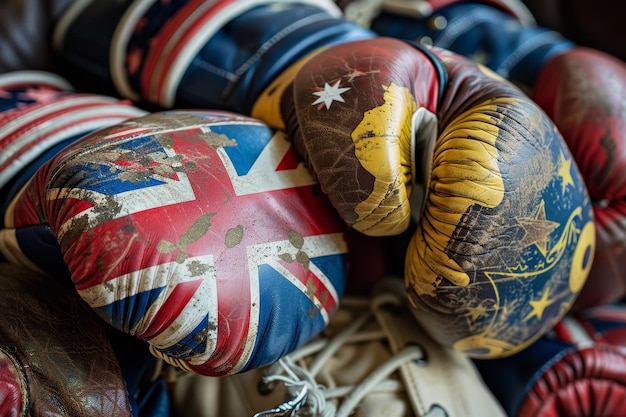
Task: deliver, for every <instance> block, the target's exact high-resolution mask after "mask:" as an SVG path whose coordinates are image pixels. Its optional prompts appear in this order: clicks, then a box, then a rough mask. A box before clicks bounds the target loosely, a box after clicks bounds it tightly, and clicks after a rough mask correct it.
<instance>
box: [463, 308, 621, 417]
mask: <svg viewBox="0 0 626 417" xmlns="http://www.w3.org/2000/svg"><path fill="white" fill-rule="evenodd" d="M475 363H476V365H477V367H478V369H479V371H480V373H481V375H482V376H483V378H484V380H485V383H486V384H487V386H488V387H489V388H490V389H491V391H492V392H493V393H494V395H495V396H496V398H498V400H499V401H500V403H501V404H502V406H503V407H504V409H505V410H506V412H507V415H509V416H510V417H558V416H581V417H582V416H607V417H608V416H622V415H624V414H625V413H626V305H624V304H610V305H604V306H597V307H593V308H588V309H581V310H579V311H577V312H576V313H575V314H574V313H572V314H568V315H567V316H566V317H565V318H564V319H563V320H562V321H561V322H559V323H558V324H557V325H556V326H555V327H554V329H552V330H551V331H550V332H549V333H548V334H546V335H545V336H544V337H542V338H541V339H539V340H538V341H537V342H536V343H534V344H533V345H532V346H530V347H529V348H528V349H526V350H524V351H522V352H520V353H518V354H515V355H512V356H510V357H508V358H502V359H497V360H494V361H484V360H477V361H475Z"/></svg>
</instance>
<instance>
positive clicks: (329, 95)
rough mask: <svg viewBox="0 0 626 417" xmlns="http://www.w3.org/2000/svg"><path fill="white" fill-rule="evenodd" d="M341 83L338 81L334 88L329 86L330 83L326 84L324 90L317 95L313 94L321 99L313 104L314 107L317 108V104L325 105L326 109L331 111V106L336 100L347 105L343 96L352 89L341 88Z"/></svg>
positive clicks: (317, 92)
mask: <svg viewBox="0 0 626 417" xmlns="http://www.w3.org/2000/svg"><path fill="white" fill-rule="evenodd" d="M339 82H340V80H337V82H336V83H335V84H333V85H332V86H331V85H328V83H324V90H322V91H316V92H315V93H313V94H314V95H316V96H318V97H319V98H318V99H317V100H315V101H314V102H313V106H315V105H316V104H322V103H324V105H325V106H326V108H327V109H330V105H331V104H333V101H335V100H336V101H340V102H342V103H345V101H344V99H343V97H341V94H342V93H345V92H346V91H348V90H350V87H344V88H339Z"/></svg>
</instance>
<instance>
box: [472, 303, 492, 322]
mask: <svg viewBox="0 0 626 417" xmlns="http://www.w3.org/2000/svg"><path fill="white" fill-rule="evenodd" d="M486 313H487V308H485V306H483V305H477V306H476V307H471V308H470V309H469V312H468V316H469V317H470V319H471V320H472V322H475V321H476V320H478V319H479V318H480V317H482V316H485V315H486Z"/></svg>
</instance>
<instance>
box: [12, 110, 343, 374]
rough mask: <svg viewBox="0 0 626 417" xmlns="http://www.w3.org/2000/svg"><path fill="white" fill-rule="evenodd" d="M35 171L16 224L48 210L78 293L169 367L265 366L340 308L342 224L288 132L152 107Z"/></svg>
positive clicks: (216, 370)
mask: <svg viewBox="0 0 626 417" xmlns="http://www.w3.org/2000/svg"><path fill="white" fill-rule="evenodd" d="M38 175H39V176H42V175H43V176H45V177H41V178H36V179H35V180H34V181H32V182H31V184H30V185H29V187H27V188H26V190H25V191H24V192H23V193H22V194H21V195H20V196H19V197H18V201H17V204H16V205H15V209H14V218H15V227H16V228H19V227H20V226H27V225H28V224H29V223H33V222H35V221H36V220H35V218H34V217H33V216H32V215H31V216H29V215H28V214H27V213H35V212H39V214H38V216H43V217H44V218H47V219H48V221H49V223H50V226H51V228H52V229H53V230H54V231H55V233H56V235H57V239H58V241H59V244H60V247H61V251H62V252H63V256H64V259H65V262H66V263H67V265H68V266H69V270H70V271H71V275H72V280H73V282H74V283H75V285H76V288H77V290H78V292H79V293H80V295H81V296H82V297H83V299H84V300H85V301H87V303H88V304H89V305H90V306H91V307H92V308H93V309H95V310H96V311H97V312H98V314H99V315H100V316H101V317H102V318H104V319H105V320H106V321H107V322H109V323H110V324H112V325H113V326H114V327H116V328H118V329H121V330H123V331H125V332H127V333H130V334H134V335H136V336H137V337H140V338H142V339H144V340H146V341H147V342H148V343H149V345H150V348H151V351H152V352H153V353H154V354H155V355H157V356H160V357H162V358H164V359H165V360H166V361H168V362H170V363H173V364H175V365H177V366H180V367H182V368H184V369H187V370H190V371H193V372H196V373H200V374H205V375H224V374H230V373H236V372H241V371H245V370H247V369H252V368H255V367H258V366H261V365H264V364H267V363H271V362H273V361H275V360H277V359H279V358H280V357H281V356H283V355H285V354H287V353H289V352H290V351H292V350H293V349H295V348H296V347H298V346H299V345H301V344H303V343H304V342H306V341H308V340H309V339H310V338H311V337H313V336H314V335H315V334H316V333H318V332H319V331H321V330H322V329H323V328H324V327H325V326H326V324H327V322H328V320H329V317H330V316H331V315H332V314H333V313H334V311H335V310H336V309H337V307H338V303H339V299H340V297H341V296H342V293H343V291H344V285H345V279H346V276H347V245H346V243H345V236H344V231H345V229H344V227H345V225H344V223H343V222H342V221H340V219H339V218H338V215H337V214H336V212H335V210H334V209H333V208H332V206H331V205H330V203H329V202H328V200H327V198H326V197H325V195H324V194H323V193H321V192H319V191H318V190H317V185H316V184H315V182H314V180H313V178H312V177H311V175H310V174H309V172H308V171H307V169H306V168H305V167H304V165H303V164H302V163H301V162H300V161H298V159H297V157H296V156H295V154H294V151H293V149H292V148H291V146H290V143H289V142H288V140H287V139H286V137H285V135H284V134H283V133H282V132H278V131H275V130H272V129H270V128H269V127H268V126H267V125H265V124H263V123H261V122H259V121H257V120H255V119H251V118H246V117H242V116H236V115H233V114H230V113H219V112H217V113H216V112H201V111H198V112H189V111H174V112H163V113H154V114H151V115H148V116H144V117H140V118H136V119H132V120H129V121H127V122H125V123H123V124H118V125H116V126H112V127H110V128H107V129H102V130H99V131H97V132H95V133H93V134H91V135H89V136H86V137H85V138H83V140H81V141H80V142H78V143H77V144H76V146H71V147H69V148H67V149H66V150H64V151H63V152H61V153H60V154H58V155H57V156H56V157H55V158H54V159H53V160H52V161H50V163H48V164H47V165H46V166H45V167H44V169H42V170H41V171H40V172H39V174H38ZM33 196H36V197H34V198H33ZM29 217H30V218H29Z"/></svg>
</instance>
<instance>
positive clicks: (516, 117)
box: [406, 96, 595, 358]
mask: <svg viewBox="0 0 626 417" xmlns="http://www.w3.org/2000/svg"><path fill="white" fill-rule="evenodd" d="M594 248H595V229H594V226H593V211H592V208H591V205H590V200H589V196H588V193H587V190H586V187H585V184H584V182H583V180H582V178H581V177H580V175H579V173H578V171H577V168H576V166H575V163H574V162H573V161H572V157H571V154H570V153H569V151H568V149H567V147H566V146H565V144H564V142H563V140H562V138H561V136H560V135H559V133H558V132H557V130H556V129H555V128H554V126H553V125H552V124H551V123H550V121H549V120H548V119H547V117H545V115H544V114H543V113H542V112H541V111H539V110H537V109H536V107H535V106H534V105H533V104H532V103H530V102H529V101H528V100H526V99H524V98H523V97H507V96H505V97H504V98H497V97H494V98H489V99H487V100H486V101H484V102H482V103H478V104H476V105H474V106H473V107H471V108H469V109H466V110H465V111H463V112H459V113H458V116H456V117H455V118H451V119H449V122H448V124H447V125H446V128H445V130H444V131H443V132H442V134H441V135H440V136H439V138H438V139H437V143H436V144H435V151H434V155H433V169H432V173H431V177H430V179H429V182H428V184H427V187H426V195H425V206H424V210H423V213H422V214H421V217H420V219H419V220H418V225H417V229H416V231H415V235H414V236H413V238H412V240H411V243H410V245H409V248H408V251H407V261H406V280H407V288H408V291H409V298H410V300H411V304H412V307H413V312H414V314H415V316H416V318H417V319H418V320H419V321H420V322H421V323H422V324H423V325H424V326H425V327H426V328H427V329H428V330H429V331H430V332H431V333H432V334H433V335H434V337H436V338H437V339H438V340H439V341H440V342H442V343H443V344H444V345H447V346H450V347H452V348H454V349H457V350H460V351H463V352H464V353H467V354H468V355H470V356H473V357H477V358H495V357H501V356H507V355H510V354H512V353H514V352H516V351H519V350H520V349H523V348H524V347H526V346H528V345H529V344H530V343H532V342H533V341H534V340H536V339H537V338H538V337H540V336H541V335H542V334H543V333H544V332H545V329H547V328H549V327H551V325H552V324H554V323H555V322H556V321H557V320H558V319H559V318H561V317H562V316H563V314H564V313H565V312H566V311H567V310H568V309H569V308H570V306H571V304H572V303H573V301H574V300H575V299H576V297H577V295H578V292H579V291H580V289H581V287H582V283H584V282H585V280H586V278H587V276H588V273H589V269H590V266H591V263H592V259H593V252H594Z"/></svg>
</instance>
